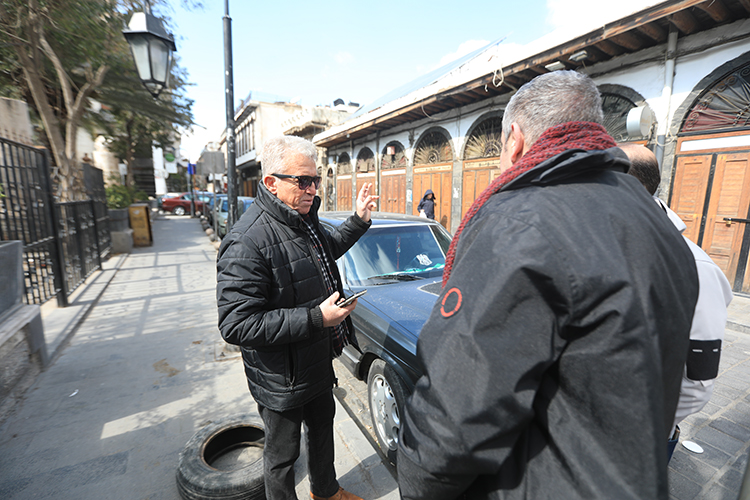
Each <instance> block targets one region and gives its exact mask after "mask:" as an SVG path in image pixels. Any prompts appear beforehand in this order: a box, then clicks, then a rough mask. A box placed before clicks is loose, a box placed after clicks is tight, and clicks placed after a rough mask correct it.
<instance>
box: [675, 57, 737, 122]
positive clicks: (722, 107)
mask: <svg viewBox="0 0 750 500" xmlns="http://www.w3.org/2000/svg"><path fill="white" fill-rule="evenodd" d="M748 127H750V64H746V65H745V66H743V67H741V68H740V69H738V70H736V71H734V72H732V73H730V74H729V75H727V76H726V77H724V78H722V79H721V80H720V81H719V82H717V83H715V84H714V85H713V86H711V88H709V89H708V91H707V92H705V93H704V94H703V95H702V96H701V97H700V98H699V99H698V101H697V102H696V103H695V104H694V105H693V107H692V109H691V111H690V113H689V114H688V116H687V118H686V119H685V122H684V123H683V125H682V129H681V130H680V132H701V131H712V132H714V131H719V130H723V131H730V130H736V129H744V128H748Z"/></svg>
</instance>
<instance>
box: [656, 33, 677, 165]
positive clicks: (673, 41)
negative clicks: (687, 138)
mask: <svg viewBox="0 0 750 500" xmlns="http://www.w3.org/2000/svg"><path fill="white" fill-rule="evenodd" d="M677 35H678V32H677V31H674V30H671V31H670V32H669V36H668V38H667V54H666V60H665V65H664V90H662V93H661V100H662V102H665V103H666V109H665V112H664V119H663V120H659V126H658V128H657V132H656V150H655V151H654V154H655V155H656V159H657V160H658V161H659V167H661V166H662V165H663V161H664V147H665V146H666V144H667V132H668V130H669V125H670V120H669V118H670V113H671V103H672V85H673V84H674V65H675V53H676V52H677Z"/></svg>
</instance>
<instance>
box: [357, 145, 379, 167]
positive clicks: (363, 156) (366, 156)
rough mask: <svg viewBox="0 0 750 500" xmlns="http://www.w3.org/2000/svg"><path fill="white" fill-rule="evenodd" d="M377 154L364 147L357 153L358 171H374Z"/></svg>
mask: <svg viewBox="0 0 750 500" xmlns="http://www.w3.org/2000/svg"><path fill="white" fill-rule="evenodd" d="M374 171H375V155H374V154H373V153H372V150H371V149H370V148H363V149H362V151H360V152H359V154H358V155H357V172H374Z"/></svg>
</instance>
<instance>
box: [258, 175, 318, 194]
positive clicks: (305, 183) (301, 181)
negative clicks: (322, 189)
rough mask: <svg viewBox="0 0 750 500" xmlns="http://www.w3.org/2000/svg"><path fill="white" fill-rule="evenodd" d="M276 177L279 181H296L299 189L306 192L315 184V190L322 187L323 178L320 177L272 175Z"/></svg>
mask: <svg viewBox="0 0 750 500" xmlns="http://www.w3.org/2000/svg"><path fill="white" fill-rule="evenodd" d="M271 175H273V176H274V177H278V178H279V179H294V180H296V181H297V185H298V186H299V188H300V189H301V190H302V191H304V190H305V189H307V188H309V187H310V186H312V185H313V184H315V189H318V187H319V186H320V181H321V180H322V178H321V177H320V176H315V177H312V176H309V175H287V174H271Z"/></svg>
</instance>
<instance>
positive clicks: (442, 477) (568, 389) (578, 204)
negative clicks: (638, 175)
mask: <svg viewBox="0 0 750 500" xmlns="http://www.w3.org/2000/svg"><path fill="white" fill-rule="evenodd" d="M602 121H603V115H602V110H601V97H600V96H599V92H598V90H597V88H596V85H595V84H594V83H593V81H592V80H591V79H589V78H588V77H586V76H584V75H582V74H579V73H576V72H573V71H558V72H554V73H548V74H545V75H541V76H538V77H536V78H535V79H534V80H532V81H531V82H529V83H527V84H526V85H524V86H523V87H521V89H519V90H518V92H516V94H515V95H514V96H513V97H512V99H511V100H510V102H509V103H508V105H507V107H506V109H505V114H504V116H503V132H502V136H501V139H502V142H503V148H502V153H501V157H500V163H501V169H502V173H501V175H500V177H498V178H497V179H496V180H495V181H493V183H492V184H490V186H489V187H488V188H487V189H486V190H485V191H484V192H483V193H482V194H481V195H480V196H479V198H477V200H476V201H475V202H474V204H473V205H472V207H471V208H470V209H469V211H468V212H467V215H466V216H465V217H464V220H463V221H462V223H461V225H460V227H459V229H458V231H457V233H456V235H455V236H454V238H453V241H452V243H451V248H450V250H449V252H448V256H447V259H446V268H445V272H444V274H443V284H444V287H443V292H442V293H441V295H440V297H439V298H438V300H437V303H436V305H435V307H434V309H433V311H432V314H431V316H430V318H429V320H428V321H427V322H426V323H425V325H424V327H423V328H422V332H421V334H420V337H419V341H418V344H417V356H418V360H419V362H420V364H421V368H422V370H423V373H424V375H423V376H422V377H421V378H420V379H419V381H418V382H417V384H416V386H415V390H414V393H413V394H412V396H411V397H410V398H409V399H408V401H407V403H406V405H405V408H404V412H403V413H404V414H403V415H402V422H403V426H402V428H401V436H400V438H401V439H400V440H399V451H398V477H399V487H400V489H401V494H402V496H403V498H406V499H427V498H429V499H430V500H442V499H453V498H467V499H471V500H476V499H499V498H511V499H518V498H528V499H543V498H560V499H568V498H607V499H619V498H628V499H639V500H640V499H644V498H649V499H666V498H668V488H667V460H666V447H665V446H664V442H665V441H666V439H667V433H668V432H669V428H670V427H671V425H672V420H673V418H674V411H675V407H676V405H677V396H678V393H679V388H680V378H681V374H682V366H683V365H684V363H685V358H686V356H687V349H688V335H687V332H688V330H689V325H690V321H691V319H692V314H693V309H694V306H695V302H696V298H697V296H698V284H697V276H696V272H695V265H694V263H693V259H692V256H691V254H690V250H689V249H688V248H687V246H686V245H685V243H684V242H683V241H682V238H681V237H680V235H679V234H678V233H677V231H674V229H673V228H671V226H670V224H669V221H668V220H666V219H665V218H663V217H661V216H660V214H659V213H658V212H657V211H656V210H651V209H649V207H648V206H647V200H648V195H647V194H646V193H645V192H644V191H643V189H642V188H641V187H640V186H639V185H638V184H637V183H636V182H632V181H633V180H632V179H631V178H630V177H628V176H626V175H624V172H625V171H626V170H627V168H628V166H629V164H628V161H627V158H626V157H625V155H624V154H623V153H622V151H620V150H619V149H616V148H614V146H615V142H614V140H613V139H612V138H611V137H610V136H609V135H608V134H607V133H606V131H605V129H604V127H602V126H601V125H600V124H601V123H602ZM613 148H614V149H613ZM665 255H669V258H665V257H664V256H665ZM665 311H666V312H665Z"/></svg>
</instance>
